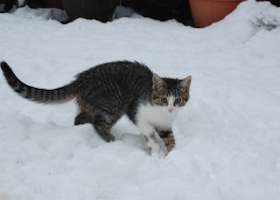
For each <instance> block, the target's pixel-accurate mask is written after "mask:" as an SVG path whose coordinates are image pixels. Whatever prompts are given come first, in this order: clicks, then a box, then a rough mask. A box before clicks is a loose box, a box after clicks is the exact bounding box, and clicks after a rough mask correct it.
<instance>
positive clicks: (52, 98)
mask: <svg viewBox="0 0 280 200" xmlns="http://www.w3.org/2000/svg"><path fill="white" fill-rule="evenodd" d="M1 69H2V71H3V74H4V76H5V78H6V80H7V82H8V84H9V85H10V86H11V88H12V89H13V90H14V91H15V92H16V93H18V94H19V95H20V96H22V97H24V98H26V99H29V100H32V101H35V102H40V103H59V102H64V101H67V100H70V99H72V98H74V97H76V88H77V83H76V82H75V81H74V82H72V83H70V84H68V85H65V86H63V87H60V88H56V89H53V90H49V89H42V88H35V87H33V86H29V85H27V84H25V83H23V82H22V81H21V80H19V78H18V77H17V76H16V75H15V73H14V72H13V71H12V69H11V68H10V66H9V65H8V64H7V63H6V62H2V63H1Z"/></svg>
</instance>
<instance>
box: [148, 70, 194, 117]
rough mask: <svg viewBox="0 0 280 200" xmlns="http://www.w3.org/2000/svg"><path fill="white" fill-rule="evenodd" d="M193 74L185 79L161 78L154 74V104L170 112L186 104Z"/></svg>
mask: <svg viewBox="0 0 280 200" xmlns="http://www.w3.org/2000/svg"><path fill="white" fill-rule="evenodd" d="M191 80H192V77H191V76H187V77H186V78H184V79H181V80H180V79H173V78H161V77H159V76H158V75H157V74H153V87H152V104H153V105H156V106H162V107H166V108H167V109H168V111H169V112H170V113H172V112H176V111H177V110H178V109H179V108H181V107H183V106H185V105H186V103H187V102H188V100H189V97H190V86H191Z"/></svg>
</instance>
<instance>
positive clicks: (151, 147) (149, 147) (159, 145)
mask: <svg viewBox="0 0 280 200" xmlns="http://www.w3.org/2000/svg"><path fill="white" fill-rule="evenodd" d="M146 151H147V153H148V154H149V155H152V156H154V157H159V158H165V156H166V155H167V153H168V151H167V149H166V146H165V143H164V142H163V141H162V140H160V141H157V142H156V141H149V142H146Z"/></svg>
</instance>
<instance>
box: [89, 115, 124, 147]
mask: <svg viewBox="0 0 280 200" xmlns="http://www.w3.org/2000/svg"><path fill="white" fill-rule="evenodd" d="M120 117H121V116H119V115H116V114H112V113H107V112H104V111H101V112H96V113H95V115H94V117H93V120H92V125H93V126H94V128H95V130H96V132H97V133H98V135H100V136H101V138H103V139H104V140H105V141H106V142H112V141H114V140H115V137H114V136H113V135H112V133H111V129H112V126H113V125H114V124H115V123H116V121H117V120H118V119H119V118H120Z"/></svg>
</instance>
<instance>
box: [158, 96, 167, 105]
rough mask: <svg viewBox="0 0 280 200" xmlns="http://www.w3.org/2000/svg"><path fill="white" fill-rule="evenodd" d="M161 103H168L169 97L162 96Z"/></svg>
mask: <svg viewBox="0 0 280 200" xmlns="http://www.w3.org/2000/svg"><path fill="white" fill-rule="evenodd" d="M160 103H162V104H168V101H167V98H165V97H162V98H160Z"/></svg>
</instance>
